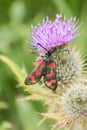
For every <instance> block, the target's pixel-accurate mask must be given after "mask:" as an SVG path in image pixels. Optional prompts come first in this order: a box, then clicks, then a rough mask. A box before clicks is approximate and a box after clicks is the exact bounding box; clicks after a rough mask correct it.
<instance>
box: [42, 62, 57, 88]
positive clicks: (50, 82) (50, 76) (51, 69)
mask: <svg viewBox="0 0 87 130" xmlns="http://www.w3.org/2000/svg"><path fill="white" fill-rule="evenodd" d="M44 83H45V85H46V86H47V87H48V88H50V89H52V90H56V88H57V79H56V63H55V62H54V61H50V62H49V63H48V65H47V68H46V72H45V75H44Z"/></svg>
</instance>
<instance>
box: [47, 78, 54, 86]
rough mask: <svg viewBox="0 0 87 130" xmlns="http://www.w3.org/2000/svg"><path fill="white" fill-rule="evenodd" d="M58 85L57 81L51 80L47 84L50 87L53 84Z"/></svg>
mask: <svg viewBox="0 0 87 130" xmlns="http://www.w3.org/2000/svg"><path fill="white" fill-rule="evenodd" d="M54 83H56V80H55V79H52V80H50V81H49V82H47V85H48V86H51V85H52V84H54Z"/></svg>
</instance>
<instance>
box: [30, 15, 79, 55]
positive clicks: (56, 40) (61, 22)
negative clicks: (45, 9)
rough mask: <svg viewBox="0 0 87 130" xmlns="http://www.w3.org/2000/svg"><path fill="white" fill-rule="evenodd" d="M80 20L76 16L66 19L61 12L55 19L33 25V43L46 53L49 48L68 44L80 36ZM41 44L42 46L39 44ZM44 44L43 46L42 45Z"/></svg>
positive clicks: (38, 49)
mask: <svg viewBox="0 0 87 130" xmlns="http://www.w3.org/2000/svg"><path fill="white" fill-rule="evenodd" d="M79 27H80V25H79V26H78V21H77V20H76V17H74V18H70V19H69V20H68V21H66V17H65V16H64V18H63V16H62V15H61V14H60V15H59V14H57V15H56V19H55V21H53V22H52V21H51V20H49V18H48V17H47V19H46V21H45V22H44V23H42V24H38V25H37V27H32V29H33V34H32V35H31V36H30V37H31V39H32V43H31V44H32V45H33V46H35V47H36V48H37V51H38V52H39V53H40V54H43V53H46V50H45V49H44V48H46V49H47V50H50V49H52V48H53V47H56V46H60V45H67V44H69V43H70V42H72V41H73V40H74V39H75V38H77V37H78V36H79V34H78V29H79ZM38 43H40V44H41V46H39V45H38ZM42 46H43V47H42Z"/></svg>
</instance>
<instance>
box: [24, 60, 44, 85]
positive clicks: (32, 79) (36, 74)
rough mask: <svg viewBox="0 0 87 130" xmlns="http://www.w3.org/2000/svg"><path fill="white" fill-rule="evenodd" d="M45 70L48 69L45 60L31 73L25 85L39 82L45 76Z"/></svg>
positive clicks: (40, 61)
mask: <svg viewBox="0 0 87 130" xmlns="http://www.w3.org/2000/svg"><path fill="white" fill-rule="evenodd" d="M45 69H46V62H45V60H43V59H40V60H39V61H38V64H37V66H36V67H35V69H34V70H33V71H32V72H31V74H30V75H28V76H27V77H26V79H25V84H26V85H31V84H34V83H36V82H38V81H39V80H40V79H41V77H42V76H43V73H44V71H45Z"/></svg>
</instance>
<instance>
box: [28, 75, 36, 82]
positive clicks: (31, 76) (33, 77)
mask: <svg viewBox="0 0 87 130" xmlns="http://www.w3.org/2000/svg"><path fill="white" fill-rule="evenodd" d="M29 79H31V81H32V83H35V82H36V79H35V76H34V75H30V76H29Z"/></svg>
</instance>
